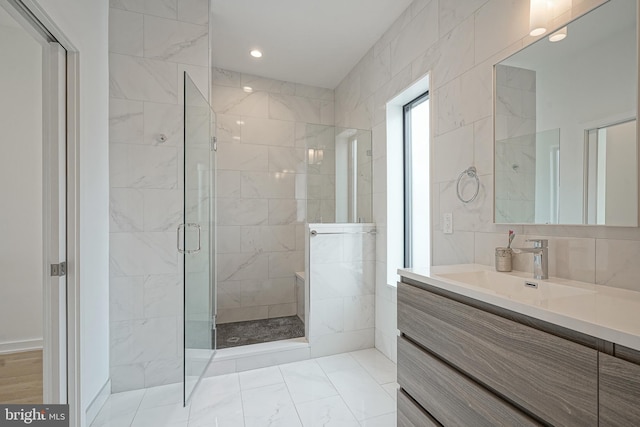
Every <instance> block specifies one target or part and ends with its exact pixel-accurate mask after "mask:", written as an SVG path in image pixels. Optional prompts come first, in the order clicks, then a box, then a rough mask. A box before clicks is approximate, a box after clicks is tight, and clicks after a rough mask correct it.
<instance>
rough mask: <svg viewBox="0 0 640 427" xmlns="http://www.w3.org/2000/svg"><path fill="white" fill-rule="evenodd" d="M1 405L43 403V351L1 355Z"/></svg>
mask: <svg viewBox="0 0 640 427" xmlns="http://www.w3.org/2000/svg"><path fill="white" fill-rule="evenodd" d="M0 403H11V404H21V403H25V404H30V403H42V350H35V351H25V352H21V353H12V354H0Z"/></svg>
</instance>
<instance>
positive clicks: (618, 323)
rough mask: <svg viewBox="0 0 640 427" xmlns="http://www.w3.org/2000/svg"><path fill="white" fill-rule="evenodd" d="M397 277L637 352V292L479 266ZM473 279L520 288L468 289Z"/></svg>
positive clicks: (639, 325) (639, 326)
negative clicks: (528, 284) (529, 284)
mask: <svg viewBox="0 0 640 427" xmlns="http://www.w3.org/2000/svg"><path fill="white" fill-rule="evenodd" d="M398 274H399V275H400V276H402V277H406V278H409V279H413V280H416V281H419V282H425V283H427V284H429V285H432V286H435V287H437V288H441V289H445V290H448V291H450V292H454V293H456V294H459V295H463V296H467V297H470V298H473V299H476V300H479V301H483V302H486V303H489V304H492V305H495V306H498V307H502V308H504V309H507V310H511V311H515V312H517V313H521V314H524V315H527V316H530V317H533V318H536V319H540V320H544V321H546V322H549V323H553V324H555V325H558V326H563V327H565V328H568V329H572V330H574V331H577V332H582V333H584V334H587V335H591V336H594V337H597V338H601V339H603V340H606V341H610V342H613V343H616V344H620V345H623V346H625V347H629V348H632V349H634V350H638V351H640V292H634V291H629V290H625V289H618V288H612V287H609V286H600V285H594V284H592V283H584V282H578V281H574V280H566V279H559V278H554V277H552V278H550V279H549V280H536V279H533V276H532V274H531V273H526V272H520V271H512V272H510V273H497V272H496V271H495V270H494V268H493V267H489V266H486V265H479V264H460V265H447V266H437V267H431V269H430V271H428V270H418V269H415V270H414V269H399V270H398ZM448 275H450V276H452V277H446V276H448ZM474 275H475V276H476V277H480V278H481V279H483V278H484V280H485V281H491V282H500V281H501V280H502V279H504V280H505V281H507V282H509V283H511V282H513V283H518V285H517V286H515V287H514V286H511V285H510V284H507V285H502V284H500V283H497V284H496V285H494V284H491V285H489V286H488V287H487V286H485V287H483V285H482V284H479V285H477V286H476V285H474V284H471V283H473V280H474V279H467V277H469V278H472V277H474ZM485 277H486V278H485ZM459 278H464V279H459ZM487 278H488V279H487ZM462 280H465V281H464V282H463V281H462ZM520 281H521V283H522V285H521V286H520V285H519V283H520ZM524 281H530V282H536V283H538V284H539V288H538V289H532V288H526V287H525V285H524ZM500 286H503V288H500ZM491 288H493V289H491Z"/></svg>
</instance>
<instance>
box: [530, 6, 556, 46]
mask: <svg viewBox="0 0 640 427" xmlns="http://www.w3.org/2000/svg"><path fill="white" fill-rule="evenodd" d="M530 1H531V2H530V4H529V35H531V36H533V37H536V36H540V35H542V34H544V33H546V32H547V27H546V26H547V22H549V15H550V13H549V12H550V10H551V2H550V1H549V0H530Z"/></svg>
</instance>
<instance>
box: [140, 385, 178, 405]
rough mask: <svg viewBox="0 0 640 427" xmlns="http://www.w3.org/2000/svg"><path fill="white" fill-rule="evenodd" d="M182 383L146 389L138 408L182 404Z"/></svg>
mask: <svg viewBox="0 0 640 427" xmlns="http://www.w3.org/2000/svg"><path fill="white" fill-rule="evenodd" d="M182 403H183V397H182V383H176V384H169V385H163V386H159V387H153V388H149V389H147V390H146V392H145V394H144V397H143V398H142V402H140V410H142V409H149V408H156V407H158V406H168V405H174V406H182Z"/></svg>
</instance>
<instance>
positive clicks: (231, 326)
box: [216, 316, 304, 349]
mask: <svg viewBox="0 0 640 427" xmlns="http://www.w3.org/2000/svg"><path fill="white" fill-rule="evenodd" d="M216 332H217V334H216V348H217V349H222V348H229V347H239V346H242V345H248V344H258V343H263V342H270V341H280V340H287V339H291V338H300V337H304V323H303V322H302V320H300V318H299V317H298V316H288V317H277V318H274V319H260V320H248V321H245V322H234V323H222V324H220V325H217V327H216Z"/></svg>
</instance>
